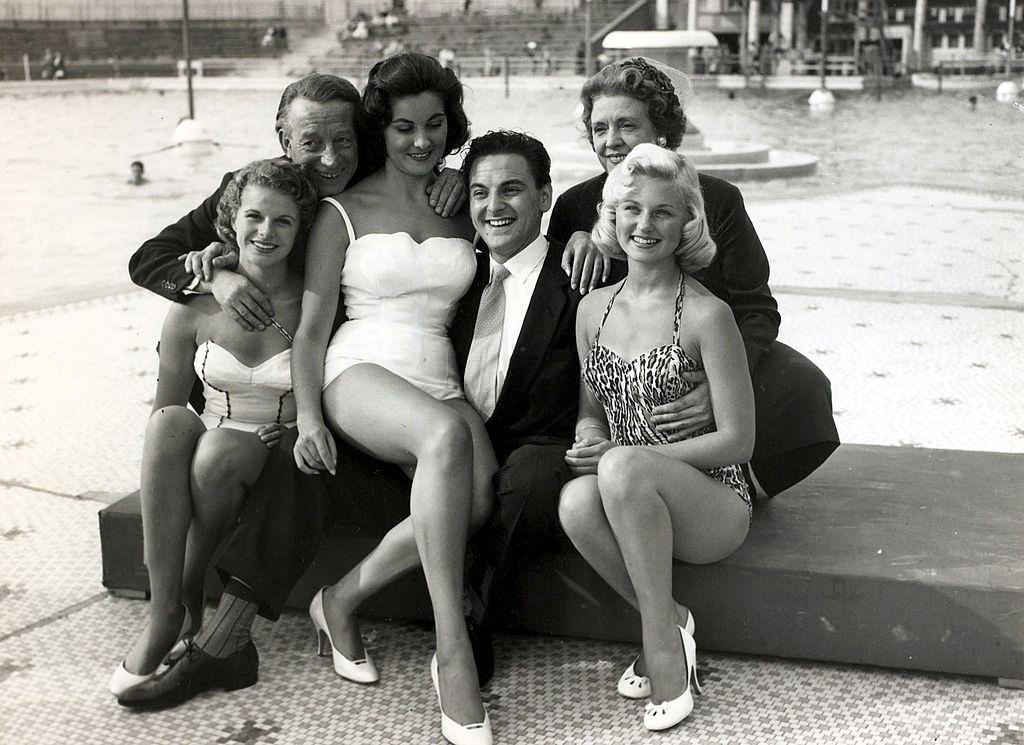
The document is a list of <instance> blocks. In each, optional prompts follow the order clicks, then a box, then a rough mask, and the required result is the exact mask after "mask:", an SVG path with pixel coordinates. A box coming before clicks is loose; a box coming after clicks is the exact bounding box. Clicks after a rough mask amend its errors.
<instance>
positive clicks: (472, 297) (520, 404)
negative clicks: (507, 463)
mask: <svg viewBox="0 0 1024 745" xmlns="http://www.w3.org/2000/svg"><path fill="white" fill-rule="evenodd" d="M563 248H564V246H563V245H562V244H561V243H558V242H555V241H551V242H550V244H549V246H548V253H547V257H546V258H545V259H544V265H543V266H542V267H541V271H540V276H539V277H538V278H537V286H536V288H535V289H534V291H533V298H532V299H531V300H530V306H529V308H528V309H527V311H526V317H525V319H524V320H523V329H522V331H521V332H520V333H519V340H518V341H517V343H516V349H515V351H514V352H513V353H512V359H511V361H510V363H509V368H508V375H507V376H506V377H505V384H504V386H502V390H501V395H500V396H499V397H498V401H497V404H496V406H495V409H494V414H493V415H492V416H491V418H490V420H489V421H488V422H487V432H488V434H489V435H490V436H491V442H492V443H493V444H494V450H495V452H496V454H497V456H498V460H499V462H502V461H504V460H505V458H507V457H508V454H509V453H510V452H512V451H513V450H515V449H516V448H518V447H520V446H521V445H525V444H528V443H535V444H545V443H559V444H564V445H566V446H568V445H569V444H570V443H571V442H572V440H573V433H574V431H575V428H576V413H577V409H578V407H579V385H580V368H579V361H578V359H577V355H576V306H577V305H579V301H580V295H579V293H577V292H575V291H574V290H573V289H572V288H571V287H570V286H569V278H568V277H567V276H566V274H565V272H564V271H562V268H561V266H560V262H561V256H562V249H563ZM488 262H489V257H488V255H487V253H486V252H478V253H477V272H476V276H475V277H474V279H473V284H472V285H470V288H469V291H468V292H467V293H466V296H465V297H464V298H463V299H462V302H461V303H460V304H459V308H458V311H457V312H456V315H455V319H454V321H453V322H452V327H451V339H452V344H453V345H454V347H455V356H456V358H457V359H458V363H459V372H460V373H463V374H464V373H465V370H466V359H467V357H468V356H469V347H470V344H472V341H473V329H474V326H475V325H476V315H477V310H478V309H479V307H480V294H481V293H482V292H483V288H484V287H485V286H486V284H487V279H488V276H489V263H488Z"/></svg>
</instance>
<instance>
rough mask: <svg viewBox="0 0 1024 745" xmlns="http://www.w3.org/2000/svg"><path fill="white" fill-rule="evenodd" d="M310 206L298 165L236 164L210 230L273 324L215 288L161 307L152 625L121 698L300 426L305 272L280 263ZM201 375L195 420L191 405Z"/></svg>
mask: <svg viewBox="0 0 1024 745" xmlns="http://www.w3.org/2000/svg"><path fill="white" fill-rule="evenodd" d="M315 211H316V187H315V186H314V185H313V183H312V182H311V181H310V180H309V178H308V177H307V176H306V175H305V174H304V173H303V172H302V170H301V169H300V167H299V166H297V165H294V164H292V163H287V162H284V161H280V160H278V161H271V160H264V161H256V162H254V163H250V164H249V165H248V166H246V167H245V168H243V169H241V170H240V171H238V172H237V173H236V174H235V175H234V178H233V179H232V181H231V182H230V184H229V185H228V187H227V188H226V189H225V191H224V194H223V196H222V197H221V200H220V202H219V204H218V206H217V231H218V233H219V234H220V236H221V238H222V239H223V240H224V241H225V242H229V243H231V244H234V245H237V246H238V251H239V259H238V269H237V271H238V272H240V273H241V274H242V275H244V276H245V278H246V279H247V280H248V281H250V282H252V283H253V285H255V286H256V287H258V288H259V289H260V290H261V291H262V292H264V293H265V294H266V295H267V297H269V298H270V299H271V301H272V302H273V304H274V308H275V309H276V312H275V315H274V320H273V321H272V325H271V326H269V327H267V329H266V330H265V331H263V332H258V333H253V332H247V331H244V330H242V328H241V327H240V326H239V325H238V324H237V323H236V322H235V321H234V320H233V319H232V318H231V316H230V315H229V313H228V311H227V310H226V309H224V308H222V307H221V306H220V305H219V304H218V303H217V301H216V300H215V299H214V298H213V297H212V296H211V295H197V296H196V297H195V298H193V299H192V300H191V301H190V302H189V303H174V304H173V305H172V306H171V308H170V310H169V311H168V312H167V317H166V319H165V320H164V324H163V330H162V331H161V335H160V373H159V379H158V382H157V390H156V396H155V397H154V401H153V413H152V414H151V415H150V418H149V423H148V425H147V427H146V437H145V443H144V445H143V451H142V479H141V498H142V525H143V535H144V540H145V559H146V566H147V568H148V570H149V583H150V592H151V601H150V606H149V624H148V625H147V626H146V629H145V630H144V631H143V633H142V635H141V636H140V637H139V638H138V639H137V640H136V642H135V644H134V646H133V647H132V648H131V650H130V651H129V652H128V655H127V656H126V657H125V658H124V660H123V661H122V663H121V664H120V665H119V666H118V668H117V669H116V670H115V672H114V675H113V677H112V679H111V681H110V690H111V692H112V693H114V694H115V695H117V696H121V695H122V694H124V693H125V691H127V690H129V689H130V688H132V687H133V686H135V685H137V684H139V683H142V682H144V681H146V680H148V679H149V678H151V677H152V676H153V675H154V673H155V672H157V671H158V669H160V668H161V660H162V659H163V658H164V656H165V655H167V653H168V651H169V650H170V649H171V647H172V646H173V645H174V644H175V642H176V641H177V639H178V636H179V634H180V633H181V629H182V628H183V627H184V628H186V629H188V628H190V627H194V626H195V625H197V624H196V623H195V622H194V619H189V616H195V615H197V614H200V613H202V603H201V601H200V602H197V601H196V597H198V598H200V599H201V597H202V594H201V593H202V580H203V576H204V574H205V572H206V566H207V563H208V562H209V560H210V557H211V556H212V554H213V551H214V549H215V548H216V546H217V543H218V541H219V539H220V538H221V535H222V533H223V531H224V530H225V529H226V528H227V527H228V525H229V524H230V522H231V521H232V520H233V519H234V517H235V516H236V515H237V512H238V510H239V508H240V506H241V503H242V499H243V495H244V493H245V489H246V487H248V486H250V485H251V484H252V483H253V482H254V481H255V480H256V478H257V476H259V474H260V471H261V470H262V469H263V464H264V462H265V460H266V458H267V453H268V450H269V448H272V447H274V446H275V444H276V443H277V441H278V440H279V439H280V437H281V434H282V432H283V431H284V430H285V428H287V427H291V426H293V425H294V424H295V415H296V407H295V398H294V396H293V394H292V385H291V370H290V365H291V341H292V334H293V333H294V332H295V331H296V329H297V328H298V325H299V315H300V307H301V297H302V278H301V276H299V275H298V274H297V273H296V272H294V271H292V270H290V269H289V266H288V261H287V259H288V255H289V254H290V253H291V251H292V248H293V247H294V246H295V243H296V241H298V240H301V239H302V237H303V236H304V235H305V234H306V232H308V230H309V229H310V227H311V225H312V223H313V217H314V215H315ZM197 376H198V378H199V380H200V381H201V382H202V384H203V393H204V396H205V399H206V408H205V410H204V412H203V414H202V416H199V415H197V414H196V413H195V412H194V411H192V410H191V409H189V408H187V406H186V403H187V401H188V395H189V391H190V390H191V389H192V385H193V383H194V382H195V380H196V378H197ZM186 604H187V605H188V608H187V609H186ZM250 646H251V645H250ZM252 653H253V654H255V649H253V651H252ZM251 668H252V674H253V675H255V666H251ZM235 682H237V683H239V684H241V683H242V682H243V681H235ZM246 684H247V685H248V684H251V682H247V683H246Z"/></svg>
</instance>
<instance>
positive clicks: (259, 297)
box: [209, 269, 274, 331]
mask: <svg viewBox="0 0 1024 745" xmlns="http://www.w3.org/2000/svg"><path fill="white" fill-rule="evenodd" d="M209 288H210V292H211V293H213V298H214V300H216V301H217V302H218V303H219V304H220V307H221V308H224V309H225V310H227V312H228V315H230V316H231V317H232V318H233V319H235V323H237V324H238V325H239V326H241V327H242V328H243V329H245V330H246V331H255V330H257V329H258V330H260V331H262V330H263V329H265V328H266V327H267V326H268V325H269V324H270V319H271V318H273V317H274V304H273V303H271V302H270V298H268V297H267V296H266V295H265V294H263V292H262V291H261V290H260V289H259V288H258V287H256V285H254V284H253V283H252V282H250V281H249V280H248V279H247V278H246V277H243V276H242V275H241V274H236V273H235V272H232V271H230V270H228V269H220V270H218V271H216V272H214V276H213V282H211V283H209Z"/></svg>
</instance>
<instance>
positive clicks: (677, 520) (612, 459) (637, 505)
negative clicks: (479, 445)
mask: <svg viewBox="0 0 1024 745" xmlns="http://www.w3.org/2000/svg"><path fill="white" fill-rule="evenodd" d="M598 490H599V491H600V494H601V501H602V504H603V505H604V509H605V514H606V515H607V516H608V522H609V524H610V525H611V528H612V531H613V533H614V535H615V539H616V541H617V542H618V544H619V547H620V549H621V551H622V558H623V560H624V561H625V564H626V569H627V571H628V572H629V578H630V580H631V582H632V584H633V589H634V591H635V593H636V598H637V603H638V605H639V609H640V619H641V626H642V630H643V631H642V635H643V642H644V657H645V661H646V663H647V665H646V667H647V675H648V677H649V678H650V679H651V692H652V693H651V699H652V700H653V701H656V702H657V701H664V700H668V699H673V698H676V697H677V696H679V694H680V693H681V692H682V690H683V689H684V687H685V685H686V678H685V669H684V666H683V654H682V643H681V640H680V638H679V634H678V632H677V631H676V630H675V625H674V623H673V620H674V607H673V603H672V559H673V557H676V558H679V559H681V560H683V561H687V562H691V563H710V562H714V561H719V560H720V559H723V558H725V557H726V556H728V555H729V554H731V553H732V552H733V551H735V550H736V549H737V548H738V547H739V546H740V544H741V543H742V542H743V539H744V538H746V534H747V529H748V528H749V517H748V514H747V509H746V505H744V504H743V502H742V501H741V500H740V498H739V497H738V496H737V495H736V494H735V492H733V490H732V489H730V488H729V487H727V486H725V485H724V484H722V483H720V482H717V481H715V480H714V479H711V478H709V477H708V476H707V475H705V474H704V473H702V472H700V471H699V470H697V469H695V468H693V467H692V466H689V465H687V464H685V463H682V462H681V461H678V460H676V459H674V458H670V457H668V456H664V455H661V454H659V453H655V452H654V451H652V450H650V449H647V448H630V447H620V448H615V449H613V450H610V451H608V453H606V454H605V455H604V457H603V458H602V459H601V462H600V464H599V466H598Z"/></svg>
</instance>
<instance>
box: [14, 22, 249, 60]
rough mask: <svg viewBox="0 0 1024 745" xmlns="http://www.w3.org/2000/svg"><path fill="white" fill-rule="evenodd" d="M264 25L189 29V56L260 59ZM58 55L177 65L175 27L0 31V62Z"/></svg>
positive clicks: (28, 26)
mask: <svg viewBox="0 0 1024 745" xmlns="http://www.w3.org/2000/svg"><path fill="white" fill-rule="evenodd" d="M267 25H268V23H267V21H262V20H253V21H206V20H199V21H196V20H193V21H192V22H191V23H190V24H189V45H190V47H191V51H192V55H193V56H194V57H197V58H201V57H265V56H267V54H268V52H267V51H266V50H264V49H263V48H262V47H261V46H260V40H261V39H262V38H263V34H264V32H265V31H266V29H267ZM47 48H49V49H53V50H55V51H56V50H59V51H61V52H62V53H63V54H64V56H65V57H67V58H68V59H69V60H105V59H108V58H111V57H113V58H115V59H178V58H179V57H181V23H180V22H178V21H134V22H133V21H88V22H74V21H54V22H43V21H37V22H30V23H18V24H17V25H13V24H12V25H7V26H0V60H3V61H7V62H15V61H18V60H20V59H21V56H22V54H28V55H29V56H30V57H31V58H32V59H36V58H38V57H40V56H41V55H42V52H43V50H44V49H47Z"/></svg>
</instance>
